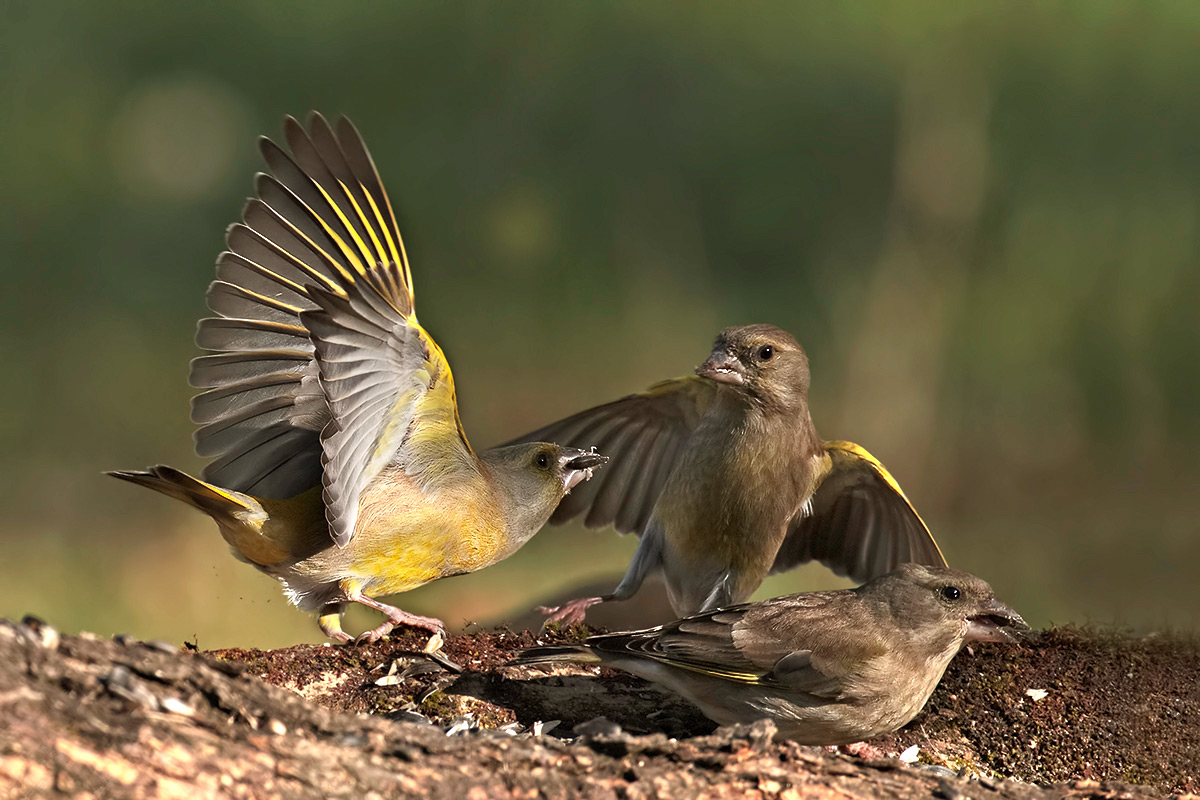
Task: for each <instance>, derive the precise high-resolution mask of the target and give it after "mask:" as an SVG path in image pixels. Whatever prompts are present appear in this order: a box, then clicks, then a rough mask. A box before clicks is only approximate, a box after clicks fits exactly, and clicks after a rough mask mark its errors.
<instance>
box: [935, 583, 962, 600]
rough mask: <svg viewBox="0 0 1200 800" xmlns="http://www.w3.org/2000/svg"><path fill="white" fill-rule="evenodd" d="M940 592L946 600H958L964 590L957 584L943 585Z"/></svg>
mask: <svg viewBox="0 0 1200 800" xmlns="http://www.w3.org/2000/svg"><path fill="white" fill-rule="evenodd" d="M938 594H940V595H941V596H942V597H943V598H945V599H946V600H957V599H958V598H959V597H962V591H961V590H960V589H959V588H958V587H957V586H943V587H942V588H941V591H940V592H938Z"/></svg>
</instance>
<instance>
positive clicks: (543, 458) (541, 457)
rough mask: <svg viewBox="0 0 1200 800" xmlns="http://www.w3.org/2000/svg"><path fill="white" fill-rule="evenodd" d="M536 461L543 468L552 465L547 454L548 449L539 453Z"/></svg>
mask: <svg viewBox="0 0 1200 800" xmlns="http://www.w3.org/2000/svg"><path fill="white" fill-rule="evenodd" d="M535 463H536V464H537V465H538V466H539V467H541V468H542V469H545V468H546V467H548V466H550V456H548V455H546V451H545V450H543V451H542V452H540V453H538V454H537V458H536V459H535Z"/></svg>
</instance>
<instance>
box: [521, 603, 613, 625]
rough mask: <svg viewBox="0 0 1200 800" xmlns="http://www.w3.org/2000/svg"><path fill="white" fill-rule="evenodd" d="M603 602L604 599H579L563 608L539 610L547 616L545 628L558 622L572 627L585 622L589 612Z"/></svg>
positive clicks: (543, 607)
mask: <svg viewBox="0 0 1200 800" xmlns="http://www.w3.org/2000/svg"><path fill="white" fill-rule="evenodd" d="M603 602H604V598H603V597H578V598H576V599H574V600H571V601H570V602H567V603H563V604H562V605H561V606H538V607H537V610H538V611H539V612H541V613H543V614H545V615H546V621H545V622H543V623H542V627H543V628H545V627H546V626H547V625H549V624H550V623H552V622H557V623H558V624H559V625H561V626H563V627H570V626H572V625H578V624H580V623H581V622H583V618H584V617H586V616H587V610H588V609H589V608H591V607H592V606H594V605H597V604H599V603H603Z"/></svg>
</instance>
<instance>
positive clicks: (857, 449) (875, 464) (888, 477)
mask: <svg viewBox="0 0 1200 800" xmlns="http://www.w3.org/2000/svg"><path fill="white" fill-rule="evenodd" d="M825 449H826V450H841V451H842V452H845V453H849V454H851V455H853V456H855V457H857V458H861V459H862V460H863V461H866V462H867V463H868V464H870V465H871V468H872V469H873V470H875V472H876V474H878V475H879V477H881V478H883V480H884V483H886V484H887V485H888V486H890V487H891V489H892V491H894V492H895V493H896V494H898V495H900V499H901V500H903V501H904V504H905V505H906V506H908V510H909V511H911V512H912V513H913V516H914V517H916V518H917V522H919V523H921V527H922V528H924V529H925V533H927V534H929V541H930V542H931V543H932V544H933V549H934V550H937V552H938V555H939V556H941V557H942V561H943V562H944V561H945V560H946V556H945V555H943V554H942V548H941V547H939V546H938V543H937V541H936V540H935V539H934V538H933V534H932V533H930V531H929V526H928V525H927V524H925V520H924V519H922V518H921V515H920V513H918V512H917V509H916V508H914V507H913V504H912V501H911V500H909V499H908V495H906V494H904V490H903V489H901V488H900V484H899V483H897V482H896V479H895V478H893V477H892V473H890V472H888V471H887V467H885V466H883V464H882V463H880V461H879V459H878V458H876V457H875V456H873V455H871V454H870V453H869V452H867V449H866V448H865V447H863V446H862V445H858V444H855V443H854V442H847V441H840V440H839V441H834V442H826V443H825Z"/></svg>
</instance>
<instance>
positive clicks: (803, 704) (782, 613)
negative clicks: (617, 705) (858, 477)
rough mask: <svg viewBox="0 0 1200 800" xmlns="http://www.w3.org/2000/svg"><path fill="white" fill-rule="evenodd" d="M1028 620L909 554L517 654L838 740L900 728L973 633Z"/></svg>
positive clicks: (1016, 626) (968, 579) (963, 577)
mask: <svg viewBox="0 0 1200 800" xmlns="http://www.w3.org/2000/svg"><path fill="white" fill-rule="evenodd" d="M1024 629H1026V625H1025V621H1024V620H1022V619H1021V617H1020V616H1019V615H1018V614H1017V613H1016V612H1015V611H1013V610H1012V609H1011V608H1009V607H1008V606H1006V605H1004V604H1003V603H1001V602H999V601H998V600H996V598H995V596H994V595H993V593H992V587H990V586H988V584H987V583H985V582H984V581H982V580H980V579H979V578H976V577H975V576H974V575H969V574H967V573H965V572H960V571H958V570H953V569H946V568H939V567H926V566H921V565H918V564H902V565H901V566H900V567H898V568H897V569H896V570H894V571H893V572H891V573H889V574H887V575H884V576H883V577H880V578H876V579H875V580H873V581H871V582H870V583H868V584H866V585H865V586H860V587H859V588H857V589H843V590H841V591H833V592H808V593H804V594H794V595H791V596H789V597H777V598H775V599H773V600H766V601H764V602H761V603H747V604H745V605H740V606H731V607H729V608H722V609H718V610H716V611H710V612H708V613H706V614H700V615H698V616H693V617H688V618H686V619H681V620H678V621H676V622H672V623H669V624H667V625H662V626H660V627H657V628H650V629H648V630H644V631H635V632H632V633H610V634H605V635H602V636H592V637H591V638H589V639H587V640H586V641H585V642H583V643H582V644H578V645H558V646H553V647H537V648H533V649H531V650H527V651H525V652H524V653H522V654H521V655H520V656H519V657H518V658H517V659H516V660H515V661H514V662H513V663H514V664H538V663H547V662H559V661H571V662H579V663H599V664H604V665H606V666H610V667H616V668H618V669H623V670H625V671H627V672H632V673H633V674H634V675H638V676H640V677H642V678H645V679H646V680H650V681H654V682H655V683H660V684H662V685H663V686H666V687H667V688H668V689H671V690H673V691H675V692H678V693H679V694H681V695H683V696H684V697H686V698H687V699H688V700H690V701H691V702H693V703H695V704H696V706H698V707H699V708H700V710H701V711H703V712H704V713H705V714H706V715H707V716H708V717H709V718H710V719H712V720H713V721H715V722H718V723H720V724H722V725H730V724H734V723H739V722H753V721H754V720H757V719H763V718H766V719H771V720H773V721H774V722H775V724H776V725H777V726H778V729H779V733H780V735H781V736H782V737H784V738H788V739H794V740H796V741H797V742H800V743H801V744H820V745H837V744H850V743H853V742H858V741H862V740H863V739H868V738H870V737H872V736H878V735H880V734H883V733H888V732H890V731H894V730H897V729H898V728H900V727H902V726H904V725H905V724H907V723H908V722H909V721H910V720H911V719H912V718H913V717H915V716H916V715H917V713H918V712H920V710H921V709H922V708H923V707H924V706H925V702H926V701H927V700H928V699H929V696H930V695H931V694H933V690H934V688H936V687H937V684H938V682H939V681H940V680H941V679H942V673H944V672H945V671H946V667H947V665H949V663H950V660H951V659H953V658H954V656H955V655H956V654H957V653H958V651H959V650H960V649H961V648H962V646H963V645H964V644H965V643H966V642H969V641H976V642H1007V641H1015V637H1014V636H1013V633H1012V632H1013V631H1016V630H1024Z"/></svg>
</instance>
